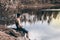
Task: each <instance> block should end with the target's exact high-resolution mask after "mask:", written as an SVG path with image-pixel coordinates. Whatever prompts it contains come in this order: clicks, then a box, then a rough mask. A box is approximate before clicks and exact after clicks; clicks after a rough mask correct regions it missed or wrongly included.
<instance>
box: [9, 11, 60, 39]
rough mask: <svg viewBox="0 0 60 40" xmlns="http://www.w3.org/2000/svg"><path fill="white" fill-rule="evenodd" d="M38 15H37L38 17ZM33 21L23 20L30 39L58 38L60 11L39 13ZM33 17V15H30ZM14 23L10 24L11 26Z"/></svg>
mask: <svg viewBox="0 0 60 40" xmlns="http://www.w3.org/2000/svg"><path fill="white" fill-rule="evenodd" d="M38 16H39V17H38ZM38 16H37V17H35V22H32V23H31V22H28V21H26V22H23V23H22V24H23V27H24V28H25V29H26V30H28V31H29V37H30V39H31V40H60V12H59V13H57V14H56V13H53V14H52V13H51V14H40V15H38ZM32 18H33V17H32ZM12 26H14V27H15V25H10V26H9V27H12Z"/></svg>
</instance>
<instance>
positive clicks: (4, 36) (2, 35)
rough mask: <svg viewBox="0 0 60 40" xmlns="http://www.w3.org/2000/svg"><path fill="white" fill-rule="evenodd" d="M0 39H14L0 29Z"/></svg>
mask: <svg viewBox="0 0 60 40" xmlns="http://www.w3.org/2000/svg"><path fill="white" fill-rule="evenodd" d="M0 40H16V39H15V38H14V37H12V36H10V35H8V34H6V33H4V32H1V31H0Z"/></svg>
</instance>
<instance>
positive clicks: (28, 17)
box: [22, 11, 59, 24]
mask: <svg viewBox="0 0 60 40" xmlns="http://www.w3.org/2000/svg"><path fill="white" fill-rule="evenodd" d="M58 14H59V12H44V11H42V12H41V11H38V12H37V13H36V14H28V13H24V14H23V19H22V20H23V21H25V22H26V21H28V22H31V23H32V22H35V21H39V20H40V21H42V23H43V21H47V23H48V24H49V23H50V22H51V20H52V19H53V18H54V19H56V17H57V15H58Z"/></svg>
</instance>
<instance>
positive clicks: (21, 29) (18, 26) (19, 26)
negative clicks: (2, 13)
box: [16, 13, 29, 38]
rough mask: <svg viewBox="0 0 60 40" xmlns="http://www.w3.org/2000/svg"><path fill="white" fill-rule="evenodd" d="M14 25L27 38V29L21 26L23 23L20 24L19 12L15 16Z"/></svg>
mask: <svg viewBox="0 0 60 40" xmlns="http://www.w3.org/2000/svg"><path fill="white" fill-rule="evenodd" d="M16 27H17V29H16V30H17V31H21V32H23V33H24V34H26V37H27V38H29V37H28V31H27V30H25V29H24V28H23V25H22V24H21V14H19V13H18V14H17V17H16Z"/></svg>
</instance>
